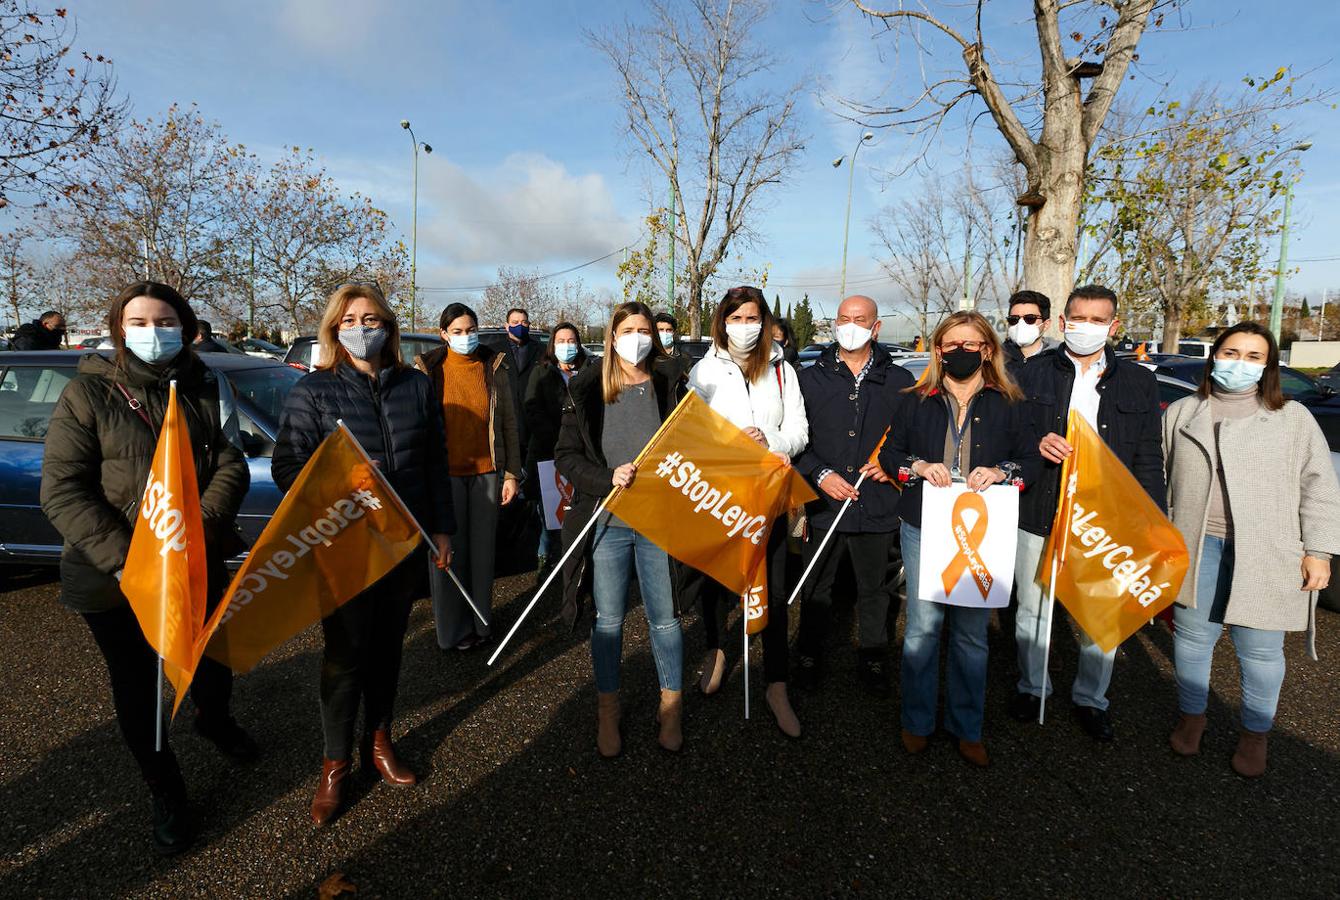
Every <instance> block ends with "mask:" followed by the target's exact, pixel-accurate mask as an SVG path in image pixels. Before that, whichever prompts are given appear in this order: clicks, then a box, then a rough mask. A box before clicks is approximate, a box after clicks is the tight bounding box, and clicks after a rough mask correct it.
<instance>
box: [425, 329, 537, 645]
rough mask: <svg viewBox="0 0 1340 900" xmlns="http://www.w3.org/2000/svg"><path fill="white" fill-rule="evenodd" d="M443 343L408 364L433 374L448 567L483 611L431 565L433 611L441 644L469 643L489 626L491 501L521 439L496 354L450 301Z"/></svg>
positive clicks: (509, 486)
mask: <svg viewBox="0 0 1340 900" xmlns="http://www.w3.org/2000/svg"><path fill="white" fill-rule="evenodd" d="M439 327H440V328H441V330H442V339H443V340H445V341H446V346H444V347H440V348H438V349H437V350H434V351H432V352H431V353H426V354H424V355H423V356H420V357H419V358H418V359H416V360H415V364H416V365H417V366H418V367H419V368H420V369H422V370H423V371H424V372H426V373H427V374H428V376H429V377H430V378H432V379H433V386H434V394H433V396H434V397H437V398H439V400H440V402H441V404H442V420H443V423H444V424H445V426H446V435H447V474H448V475H449V476H450V480H451V499H452V502H453V504H455V505H454V509H455V511H456V520H457V524H456V535H455V537H454V538H453V539H452V545H453V549H454V551H455V555H454V558H453V559H452V563H451V570H452V571H453V572H455V573H456V577H457V578H459V579H460V581H461V584H463V585H464V586H465V588H466V590H468V591H469V592H470V594H471V597H472V598H473V599H474V601H475V605H476V606H477V607H479V611H480V613H482V614H483V615H484V617H485V618H483V619H481V618H479V616H477V615H475V613H474V611H473V610H471V609H470V606H469V605H468V604H467V603H466V602H465V598H464V597H462V596H461V592H460V591H459V590H458V589H457V587H456V585H454V584H453V583H452V581H451V578H450V577H449V576H448V575H447V573H446V572H443V571H441V570H438V569H433V570H432V572H431V586H432V592H433V619H434V621H435V622H436V624H437V643H438V646H439V647H441V648H442V649H443V650H450V649H452V648H455V649H457V650H468V649H470V648H471V647H476V646H479V645H480V644H482V643H484V642H486V641H487V640H488V639H489V637H490V636H491V634H492V624H493V623H492V598H493V559H494V538H495V534H496V532H497V525H498V506H499V505H500V504H501V505H502V506H506V505H507V504H508V503H511V502H512V499H513V498H514V497H516V494H517V483H518V481H519V480H520V476H521V471H522V469H521V442H520V439H519V438H518V436H517V427H516V410H515V409H513V407H512V388H511V385H510V384H509V383H508V381H507V371H506V369H505V368H503V365H502V361H503V358H502V356H501V355H499V354H497V353H495V352H494V351H492V350H490V349H489V348H488V347H484V346H481V345H480V343H479V318H478V317H477V316H476V315H475V311H474V310H473V309H471V308H470V307H468V306H466V305H465V304H463V303H452V304H451V305H449V306H448V307H447V308H446V309H444V310H443V311H442V318H441V320H440V322H439Z"/></svg>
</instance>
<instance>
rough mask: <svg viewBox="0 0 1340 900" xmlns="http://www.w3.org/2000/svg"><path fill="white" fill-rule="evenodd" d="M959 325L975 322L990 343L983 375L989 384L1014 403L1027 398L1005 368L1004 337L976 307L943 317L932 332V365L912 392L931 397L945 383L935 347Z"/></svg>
mask: <svg viewBox="0 0 1340 900" xmlns="http://www.w3.org/2000/svg"><path fill="white" fill-rule="evenodd" d="M959 325H971V326H972V327H973V328H974V329H976V330H977V332H978V334H980V335H981V336H982V340H983V341H984V342H985V343H986V345H987V346H986V349H985V350H984V351H983V352H982V356H983V360H982V378H983V379H984V380H985V381H986V383H987V384H988V385H989V386H991V387H993V388H995V389H996V390H998V391H1000V392H1001V393H1002V394H1004V395H1005V399H1006V400H1009V401H1010V402H1011V403H1014V402H1016V401H1019V400H1022V399H1024V394H1023V391H1021V390H1019V386H1018V385H1016V384H1015V383H1014V379H1012V378H1010V375H1009V372H1008V371H1007V370H1006V368H1005V355H1004V354H1003V353H1002V352H1001V346H1000V338H999V337H997V336H996V330H995V329H994V328H992V327H991V323H990V322H988V321H987V320H986V318H985V317H984V316H983V315H982V314H981V313H979V312H976V311H974V310H970V309H969V310H960V311H959V312H956V313H954V314H952V315H950V316H948V317H947V318H945V319H943V320H941V322H940V324H939V325H936V326H935V330H934V331H933V332H931V339H930V351H931V358H930V364H929V365H928V366H927V367H926V374H925V375H924V376H923V377H922V379H921V380H920V381H919V382H917V383H916V384H915V385H913V386H912V387H910V388H907V389H906V390H908V391H916V392H917V393H918V394H920V395H921V396H923V397H929V396H930V395H931V394H933V393H934V392H935V391H938V390H940V389H941V388H942V387H943V386H944V379H945V372H944V367H943V366H942V365H941V364H940V357H939V356H937V355H936V353H935V350H936V348H937V347H939V346H940V339H941V338H942V337H944V334H945V332H946V331H948V330H949V329H951V328H956V327H957V326H959Z"/></svg>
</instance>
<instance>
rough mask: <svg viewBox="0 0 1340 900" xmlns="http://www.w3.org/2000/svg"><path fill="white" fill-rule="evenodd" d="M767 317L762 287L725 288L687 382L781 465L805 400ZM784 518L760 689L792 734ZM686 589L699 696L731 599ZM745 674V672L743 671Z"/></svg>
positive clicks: (718, 657) (721, 664)
mask: <svg viewBox="0 0 1340 900" xmlns="http://www.w3.org/2000/svg"><path fill="white" fill-rule="evenodd" d="M772 326H773V317H772V313H771V312H770V311H769V309H768V303H767V301H766V300H765V299H764V297H763V292H762V291H760V290H759V289H758V288H756V287H748V286H744V287H735V288H731V289H730V290H728V291H727V292H726V294H725V296H723V297H722V298H721V302H720V303H718V304H717V308H716V314H715V315H714V316H713V317H712V348H711V350H709V351H708V353H707V355H706V356H704V357H703V358H702V359H701V360H699V362H698V364H697V365H695V366H694V367H693V371H692V372H690V373H689V388H690V389H691V390H694V391H697V392H698V395H699V396H700V397H702V399H703V400H704V401H706V402H707V404H708V405H709V406H711V407H712V409H714V410H716V411H717V412H718V413H720V414H721V415H722V416H724V417H725V418H727V419H729V420H730V422H731V423H732V424H733V425H735V426H736V427H737V428H739V429H741V430H742V431H743V432H744V433H745V435H746V436H747V437H749V438H750V439H752V440H754V441H757V442H758V443H759V444H761V445H763V446H764V447H766V448H768V450H770V451H772V452H773V453H774V454H776V455H777V456H779V457H781V458H782V459H784V460H786V461H787V462H788V463H789V462H790V461H791V458H792V457H794V456H796V455H797V454H798V453H800V452H801V451H802V450H804V449H805V445H806V444H807V443H808V442H809V423H808V421H807V420H806V418H805V400H804V398H803V397H802V396H801V394H800V382H799V379H798V378H797V376H796V370H795V369H793V368H792V367H791V366H789V365H787V364H786V361H785V360H784V358H783V356H782V348H781V347H780V346H779V345H778V344H777V343H776V342H774V341H772V340H770V338H771V336H772ZM786 538H787V529H786V518H785V517H782V518H780V519H779V520H778V521H777V522H774V523H773V525H772V529H771V531H770V533H769V538H768V624H767V627H766V628H764V629H763V676H764V678H765V679H766V681H767V684H768V688H767V693H766V695H765V697H766V699H767V702H768V708H769V709H770V710H772V714H773V717H774V718H775V719H776V721H777V727H778V728H779V729H781V731H782V733H783V734H785V735H786V736H787V737H789V738H798V737H800V720H799V719H798V718H797V717H796V713H795V711H794V710H793V709H792V708H791V699H790V697H789V695H788V694H787V689H786V685H787V676H788V669H789V667H790V660H789V659H788V649H787V627H788V621H789V618H790V617H789V609H788V607H787V603H786V600H787V596H788V590H787V578H786V569H787V566H786V561H787V546H786V545H787V540H786ZM689 580H690V582H691V584H689V585H686V592H687V593H689V594H691V595H696V596H697V598H698V602H699V603H700V604H701V605H702V611H703V637H704V639H705V643H706V644H707V656H706V659H704V661H703V672H702V677H701V679H700V680H699V683H698V689H699V690H700V691H701V692H702V693H703V694H704V695H707V696H711V695H713V694H715V693H716V692H717V691H718V690H720V688H721V681H722V677H723V676H724V674H725V671H726V654H725V652H724V651H723V650H722V649H721V648H722V632H724V631H725V617H726V613H727V612H728V611H729V610H730V608H731V606H733V605H738V603H739V598H738V597H736V596H735V594H734V593H733V592H731V591H727V590H726V589H725V588H723V587H722V586H721V585H719V584H718V583H717V582H715V581H713V580H712V579H710V578H707V577H706V576H703V575H702V574H701V573H696V575H695V576H694V577H693V578H692V579H689ZM745 675H746V677H748V673H745Z"/></svg>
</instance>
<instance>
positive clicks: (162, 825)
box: [149, 762, 195, 856]
mask: <svg viewBox="0 0 1340 900" xmlns="http://www.w3.org/2000/svg"><path fill="white" fill-rule="evenodd" d="M149 792H150V794H152V795H153V831H154V849H156V850H157V851H158V852H159V853H161V854H163V855H164V856H171V855H172V854H174V853H180V852H181V851H183V850H185V849H186V848H187V847H189V846H191V841H192V839H193V838H194V837H195V831H194V829H193V828H192V825H191V814H190V809H189V808H188V806H187V803H186V784H185V782H183V781H182V778H181V772H180V771H178V770H177V767H176V764H175V762H173V763H172V764H171V766H170V767H169V770H168V771H167V772H165V773H164V774H163V775H162V776H161V777H158V778H154V779H151V780H150V781H149Z"/></svg>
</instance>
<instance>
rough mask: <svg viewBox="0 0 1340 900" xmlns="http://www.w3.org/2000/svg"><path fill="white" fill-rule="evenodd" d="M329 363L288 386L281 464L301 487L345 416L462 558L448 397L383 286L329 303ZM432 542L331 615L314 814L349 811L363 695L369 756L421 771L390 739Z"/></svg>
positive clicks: (392, 775) (320, 819)
mask: <svg viewBox="0 0 1340 900" xmlns="http://www.w3.org/2000/svg"><path fill="white" fill-rule="evenodd" d="M318 334H319V338H320V341H321V357H320V358H321V359H322V363H321V364H320V365H319V366H317V368H316V370H315V371H313V372H311V373H310V374H308V375H306V376H304V377H303V379H302V380H301V381H299V382H298V383H297V384H296V385H294V386H293V390H292V391H291V392H290V393H289V395H288V400H287V401H286V402H285V404H284V412H283V415H282V416H281V418H280V421H279V437H278V439H277V441H276V443H275V449H274V456H273V458H272V459H271V463H270V467H271V471H272V472H273V473H274V479H275V483H276V484H277V485H279V487H280V488H281V489H283V490H285V491H287V490H288V489H289V488H290V487H292V486H293V483H294V481H296V480H297V478H298V473H299V472H301V471H302V467H303V466H304V465H306V463H307V461H308V460H309V459H310V458H311V456H312V454H313V453H315V452H316V449H317V447H319V446H320V445H321V442H322V441H324V440H325V439H326V437H327V436H328V435H329V434H330V433H331V432H332V431H334V430H335V429H336V428H337V427H338V423H340V422H341V421H343V423H344V425H345V426H346V427H348V429H349V430H350V431H351V432H352V433H353V436H354V438H355V439H356V440H357V441H358V442H359V443H360V444H362V446H363V449H364V450H366V451H367V453H368V455H369V456H370V457H372V461H373V463H374V464H376V466H377V467H378V469H379V470H380V471H381V473H382V474H383V475H384V476H386V479H387V480H388V481H389V482H390V483H391V486H392V487H394V488H395V490H396V492H397V493H398V494H399V495H400V498H401V499H402V500H403V501H404V502H405V504H406V506H408V508H409V511H410V512H411V513H413V515H414V517H415V518H416V519H417V520H418V521H419V523H420V524H421V525H422V526H423V528H424V529H425V530H426V531H428V532H429V533H430V534H431V535H432V537H433V544H434V550H435V552H436V557H437V559H436V562H437V565H438V566H439V567H440V568H446V567H447V566H448V565H450V563H451V539H450V537H449V535H450V534H451V533H452V532H454V531H455V529H456V523H455V519H454V518H453V516H452V507H451V487H450V484H449V483H448V480H447V461H446V453H445V447H446V438H445V435H444V432H443V427H442V413H441V409H442V406H441V403H440V402H439V398H438V397H436V396H434V395H433V386H432V382H431V381H429V379H428V376H427V375H424V374H423V373H422V372H418V371H415V370H414V369H412V368H410V367H409V366H407V365H405V362H404V360H403V359H401V356H400V329H399V326H398V325H397V324H396V319H395V313H393V312H392V311H391V308H390V307H389V306H388V305H387V303H386V300H385V298H383V297H382V294H381V292H380V291H379V290H377V288H375V287H372V286H370V285H361V284H347V285H344V286H343V287H341V288H339V289H338V290H337V291H335V293H334V294H332V295H331V297H330V300H329V302H328V303H327V304H326V311H325V314H324V315H323V316H322V317H321V325H320V330H319V332H318ZM423 573H424V557H423V553H422V552H418V553H412V554H410V555H409V556H408V557H407V558H406V559H405V560H404V561H403V562H402V563H401V564H400V565H399V566H397V567H396V568H395V569H393V570H392V571H391V572H390V573H388V574H387V575H386V576H385V577H384V578H382V579H381V580H380V581H378V582H377V583H376V584H375V585H373V586H372V587H370V588H368V589H367V590H366V591H364V592H363V593H361V594H359V595H358V596H357V597H355V598H354V599H353V600H350V601H349V602H348V603H346V604H344V605H343V606H341V607H340V608H339V609H337V610H336V611H335V612H333V613H331V614H330V615H329V616H326V618H324V619H322V621H321V631H322V635H323V636H324V638H325V647H324V650H323V655H322V663H321V726H322V731H323V732H324V735H325V761H324V763H323V764H322V768H321V783H320V785H319V786H318V787H317V790H316V795H315V797H314V798H313V799H312V821H313V822H314V823H315V824H317V825H325V824H327V823H328V822H330V821H331V820H333V819H334V818H335V817H336V816H338V815H339V813H340V810H341V808H342V806H343V805H344V799H345V794H346V785H347V781H348V777H349V772H350V758H351V756H352V755H353V753H352V751H353V743H354V723H355V721H356V719H357V718H358V707H359V701H360V699H361V701H362V706H363V738H362V741H361V743H360V747H359V759H360V761H361V763H362V765H363V766H364V768H365V769H366V768H369V767H371V768H375V770H376V771H377V773H378V774H379V775H381V777H382V780H383V781H385V782H387V783H388V784H391V785H396V786H408V785H412V784H415V783H416V781H417V779H416V777H415V775H414V773H413V772H412V771H410V769H409V768H408V767H406V766H405V765H404V764H403V763H402V762H401V761H400V760H399V759H398V758H397V757H396V754H395V749H394V747H393V746H392V744H391V711H392V708H393V706H394V704H395V694H396V684H397V682H398V681H399V679H400V653H401V647H402V645H403V643H404V640H405V628H406V626H407V625H408V624H409V611H410V606H411V604H412V603H413V601H414V599H415V598H416V597H419V596H422V595H423V586H422V584H421V581H422V575H423Z"/></svg>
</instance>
